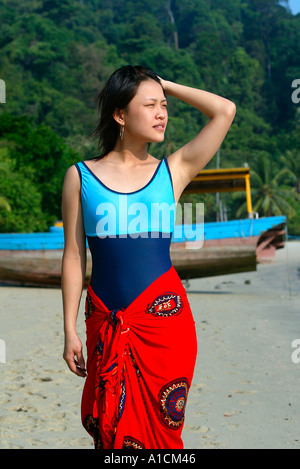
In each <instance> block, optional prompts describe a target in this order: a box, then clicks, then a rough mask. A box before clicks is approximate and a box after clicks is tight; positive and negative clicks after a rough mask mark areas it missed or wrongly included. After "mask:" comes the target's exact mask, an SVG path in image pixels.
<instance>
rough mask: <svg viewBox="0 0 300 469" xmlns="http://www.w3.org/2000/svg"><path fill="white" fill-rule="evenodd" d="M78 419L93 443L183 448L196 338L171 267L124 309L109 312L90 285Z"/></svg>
mask: <svg viewBox="0 0 300 469" xmlns="http://www.w3.org/2000/svg"><path fill="white" fill-rule="evenodd" d="M85 314H86V331H87V372H88V375H87V378H86V382H85V386H84V390H83V395H82V408H81V411H82V423H83V426H84V427H85V429H86V430H87V432H88V433H89V434H90V435H91V436H92V437H93V439H94V443H95V448H96V449H111V448H114V449H122V448H135V449H180V448H183V442H182V438H181V432H182V428H183V423H184V412H185V406H186V401H187V396H188V392H189V388H190V385H191V381H192V376H193V372H194V366H195V360H196V354H197V340H196V330H195V322H194V319H193V316H192V312H191V309H190V305H189V302H188V298H187V296H186V292H185V289H184V287H183V285H182V283H181V280H180V278H179V276H178V274H177V272H176V270H175V269H174V267H171V268H170V270H168V271H167V272H166V273H164V274H163V275H161V276H160V277H158V278H157V279H156V280H155V281H154V282H153V283H152V284H151V285H149V286H148V287H147V288H146V289H145V290H144V291H143V292H142V293H141V294H140V295H139V296H138V297H137V298H136V299H135V300H134V301H133V302H132V303H131V304H130V305H129V306H128V307H127V308H125V309H118V310H113V311H109V310H108V309H107V308H106V306H105V305H104V304H103V302H102V301H101V299H100V298H98V297H97V296H96V295H95V293H94V292H93V290H92V288H91V286H89V287H88V291H87V297H86V310H85Z"/></svg>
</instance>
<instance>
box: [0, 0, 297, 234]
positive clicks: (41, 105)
mask: <svg viewBox="0 0 300 469" xmlns="http://www.w3.org/2000/svg"><path fill="white" fill-rule="evenodd" d="M299 58H300V14H298V15H293V14H292V13H291V11H290V10H289V8H288V3H287V2H285V1H281V2H279V1H276V0H143V1H141V0H77V1H75V0H60V1H58V0H2V1H1V5H0V79H1V80H3V82H5V89H6V100H5V102H2V103H0V137H1V139H0V232H41V231H48V229H49V226H50V225H52V224H53V223H54V222H55V221H56V220H60V219H61V191H62V183H63V179H64V175H65V172H66V170H67V168H68V167H69V166H70V165H72V164H74V163H75V162H77V161H80V160H84V159H89V158H92V157H94V156H95V155H96V154H97V142H96V141H95V140H93V139H92V138H91V137H90V134H91V132H92V131H93V130H94V128H95V126H96V122H97V118H98V116H97V101H96V100H97V95H98V93H99V91H100V90H101V88H102V86H103V85H104V83H105V81H106V80H107V78H108V77H109V75H110V74H111V73H112V72H113V71H114V70H115V69H116V68H119V67H120V66H123V65H126V64H132V65H145V66H148V67H151V68H152V69H153V70H154V71H155V72H157V74H158V75H160V76H161V77H162V78H164V79H166V80H171V81H177V82H179V83H181V84H185V85H188V86H193V87H197V88H201V89H205V90H207V91H210V92H212V93H216V94H220V95H221V96H224V97H226V98H228V99H230V100H232V101H234V102H235V104H236V106H237V114H236V117H235V120H234V123H233V125H232V127H231V129H230V131H229V133H228V135H227V137H226V139H225V141H224V143H223V144H222V146H221V148H220V151H219V154H218V158H217V157H216V156H215V157H214V158H213V159H212V160H211V162H210V163H209V165H208V166H207V167H206V168H205V169H211V168H216V167H217V165H218V167H220V168H232V167H243V166H245V165H248V166H249V168H250V170H251V193H252V204H253V211H255V212H258V213H259V216H260V217H263V216H273V215H280V214H284V215H286V216H287V218H288V233H289V235H293V236H300V203H299V202H300V61H299ZM3 82H2V83H3ZM168 108H169V123H168V128H167V132H166V138H165V141H164V142H163V143H162V144H160V145H154V144H153V145H151V147H150V152H151V153H152V154H153V155H154V156H156V157H157V158H162V157H164V156H167V155H168V154H170V153H172V152H173V151H174V150H176V149H177V148H179V147H180V146H182V145H184V144H185V143H186V142H187V141H189V140H191V139H192V138H193V137H194V136H195V135H196V134H197V133H198V132H199V130H200V129H201V128H202V127H203V125H205V123H206V119H207V118H206V117H205V116H203V115H202V114H201V113H199V112H198V111H196V110H195V109H193V108H191V107H190V106H188V105H186V104H184V103H182V102H180V101H178V100H174V99H172V98H169V99H168ZM192 197H193V198H194V200H197V201H201V202H204V204H205V221H215V220H216V219H217V217H218V216H219V206H217V204H216V200H217V199H216V195H215V194H204V195H200V194H198V195H193V196H192ZM220 200H221V201H222V207H223V210H224V209H225V211H226V213H225V214H226V217H227V218H228V220H230V219H237V218H247V216H248V215H247V209H246V197H245V193H243V192H234V193H222V194H220Z"/></svg>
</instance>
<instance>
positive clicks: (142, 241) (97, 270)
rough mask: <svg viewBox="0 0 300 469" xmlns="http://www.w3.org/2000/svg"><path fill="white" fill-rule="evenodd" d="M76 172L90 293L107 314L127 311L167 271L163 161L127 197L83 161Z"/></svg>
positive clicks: (168, 210)
mask: <svg viewBox="0 0 300 469" xmlns="http://www.w3.org/2000/svg"><path fill="white" fill-rule="evenodd" d="M75 166H76V168H77V170H78V172H79V176H80V179H81V203H82V213H83V222H84V229H85V234H86V237H87V241H88V245H89V248H90V251H91V256H92V275H91V282H90V283H91V287H92V289H93V291H94V292H95V293H96V295H97V296H98V297H99V298H100V299H101V300H102V302H103V303H104V304H105V306H106V307H107V308H108V309H110V310H112V309H118V308H126V307H127V306H128V305H129V304H130V303H131V302H132V301H133V300H134V299H135V298H136V297H137V296H138V295H139V294H140V293H142V292H143V291H144V290H145V289H146V288H147V287H148V286H149V285H150V284H151V283H152V282H153V281H154V280H156V279H157V278H158V277H159V276H160V275H162V274H163V273H165V272H166V271H167V270H169V269H170V268H171V266H172V263H171V258H170V243H171V237H172V233H173V230H174V225H175V218H176V206H175V200H174V193H173V185H172V178H171V173H170V169H169V166H168V162H167V159H163V160H162V161H160V162H159V164H158V166H157V168H156V170H155V172H154V174H153V176H152V178H151V179H150V181H149V182H148V183H147V184H146V185H145V186H144V187H142V188H141V189H139V190H137V191H134V192H129V193H122V192H117V191H114V190H112V189H109V188H108V187H107V186H106V185H105V184H103V183H102V182H101V180H100V179H99V178H98V177H97V176H96V175H95V174H94V173H93V172H92V171H91V169H90V168H89V167H88V166H87V165H86V164H85V163H84V162H83V161H81V162H80V163H76V164H75Z"/></svg>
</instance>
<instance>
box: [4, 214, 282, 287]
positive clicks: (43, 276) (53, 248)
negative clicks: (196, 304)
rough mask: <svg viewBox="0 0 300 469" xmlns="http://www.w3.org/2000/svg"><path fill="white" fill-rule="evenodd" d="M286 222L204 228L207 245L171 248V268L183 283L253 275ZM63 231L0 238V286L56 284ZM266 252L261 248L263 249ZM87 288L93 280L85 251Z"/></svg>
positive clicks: (279, 239)
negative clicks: (5, 284) (260, 257)
mask: <svg viewBox="0 0 300 469" xmlns="http://www.w3.org/2000/svg"><path fill="white" fill-rule="evenodd" d="M285 221H286V220H285V217H269V218H264V219H259V220H247V219H246V220H235V221H231V222H223V223H221V222H220V223H206V224H205V229H204V236H205V240H204V242H203V241H184V240H182V239H179V240H178V241H177V242H172V243H171V250H170V253H171V259H172V263H173V265H174V267H175V269H176V270H177V272H178V274H179V276H180V277H181V278H182V279H190V278H197V277H209V276H214V275H225V274H231V273H238V272H247V271H253V270H256V265H257V262H258V256H259V255H261V253H262V252H263V251H265V252H268V251H269V253H268V256H269V257H270V254H271V253H272V254H273V253H274V252H275V250H276V249H279V248H280V247H282V246H283V245H284V236H285V229H284V226H285ZM63 244H64V239H63V230H62V229H56V230H53V231H51V232H49V233H19V234H18V233H13V234H1V235H0V282H2V283H10V284H19V285H33V286H48V287H51V286H52V287H57V286H59V285H60V274H61V259H62V254H63ZM262 247H264V249H262ZM87 253H88V256H87V271H86V284H87V283H88V282H89V279H90V275H91V255H90V252H89V250H88V251H87Z"/></svg>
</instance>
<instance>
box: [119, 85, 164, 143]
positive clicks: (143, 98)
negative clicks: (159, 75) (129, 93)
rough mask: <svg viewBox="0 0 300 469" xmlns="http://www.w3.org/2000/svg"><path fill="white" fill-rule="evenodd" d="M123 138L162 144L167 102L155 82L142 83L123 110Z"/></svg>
mask: <svg viewBox="0 0 300 469" xmlns="http://www.w3.org/2000/svg"><path fill="white" fill-rule="evenodd" d="M123 119H124V124H125V128H124V138H125V137H126V138H127V139H128V138H130V137H131V138H134V139H137V140H140V141H141V142H143V143H145V142H162V141H163V140H164V136H165V130H166V126H167V122H168V112H167V100H166V97H165V95H164V92H163V89H162V87H161V85H160V84H159V83H157V82H156V81H155V80H151V79H149V80H147V81H142V82H141V84H140V85H139V87H138V89H137V92H136V95H135V96H134V98H133V99H132V100H131V101H130V103H129V105H128V106H127V108H126V109H125V110H123Z"/></svg>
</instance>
